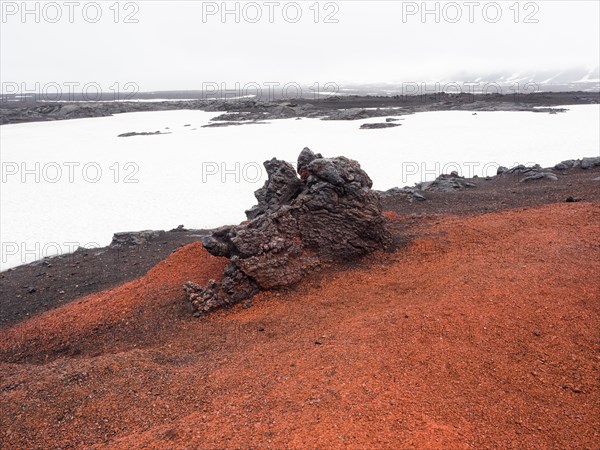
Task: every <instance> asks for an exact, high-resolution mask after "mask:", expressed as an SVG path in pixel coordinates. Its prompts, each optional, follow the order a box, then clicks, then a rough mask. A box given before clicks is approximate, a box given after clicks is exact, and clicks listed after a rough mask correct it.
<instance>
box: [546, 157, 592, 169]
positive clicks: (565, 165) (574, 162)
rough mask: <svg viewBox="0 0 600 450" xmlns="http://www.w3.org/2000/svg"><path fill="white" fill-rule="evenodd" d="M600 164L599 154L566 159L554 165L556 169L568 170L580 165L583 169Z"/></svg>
mask: <svg viewBox="0 0 600 450" xmlns="http://www.w3.org/2000/svg"><path fill="white" fill-rule="evenodd" d="M597 166H600V156H595V157H590V158H583V159H567V160H566V161H562V162H560V163H558V164H557V165H555V166H554V168H555V169H556V170H568V169H573V168H575V167H581V168H582V169H584V170H587V169H591V168H592V167H597Z"/></svg>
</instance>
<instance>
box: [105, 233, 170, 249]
mask: <svg viewBox="0 0 600 450" xmlns="http://www.w3.org/2000/svg"><path fill="white" fill-rule="evenodd" d="M164 234H165V232H164V231H162V230H160V231H155V230H146V231H127V232H123V233H115V234H114V235H113V238H112V242H111V243H110V245H109V247H110V248H119V247H134V246H136V245H143V244H147V243H148V242H149V241H151V240H153V239H158V238H160V237H162V236H164Z"/></svg>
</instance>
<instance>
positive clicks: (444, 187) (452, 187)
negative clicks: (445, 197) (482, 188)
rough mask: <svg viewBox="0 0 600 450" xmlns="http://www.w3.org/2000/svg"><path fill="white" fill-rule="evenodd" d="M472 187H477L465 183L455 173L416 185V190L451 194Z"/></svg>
mask: <svg viewBox="0 0 600 450" xmlns="http://www.w3.org/2000/svg"><path fill="white" fill-rule="evenodd" d="M474 187H477V185H476V184H475V183H472V182H470V181H467V180H466V179H465V177H461V176H459V175H458V174H457V173H456V172H453V173H451V174H450V175H440V176H439V177H437V178H436V179H435V180H434V181H425V182H422V183H418V184H417V185H416V188H417V189H419V190H421V191H434V192H452V191H456V190H460V189H467V188H474Z"/></svg>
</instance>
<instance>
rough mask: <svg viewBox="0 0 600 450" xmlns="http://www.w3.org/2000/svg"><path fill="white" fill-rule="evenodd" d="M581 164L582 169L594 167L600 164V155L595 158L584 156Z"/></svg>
mask: <svg viewBox="0 0 600 450" xmlns="http://www.w3.org/2000/svg"><path fill="white" fill-rule="evenodd" d="M580 165H581V168H582V169H591V168H592V167H596V166H600V156H596V157H595V158H583V159H582V160H581V163H580Z"/></svg>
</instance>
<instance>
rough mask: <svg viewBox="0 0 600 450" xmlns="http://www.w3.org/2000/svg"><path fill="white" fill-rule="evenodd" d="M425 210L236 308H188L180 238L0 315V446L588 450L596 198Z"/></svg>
mask: <svg viewBox="0 0 600 450" xmlns="http://www.w3.org/2000/svg"><path fill="white" fill-rule="evenodd" d="M387 216H388V218H389V220H390V221H391V222H393V225H394V226H395V227H396V228H399V229H401V228H402V227H403V224H405V223H408V222H409V221H411V220H415V219H414V218H410V217H407V216H397V215H395V214H388V215H387ZM426 219H427V220H426ZM426 219H419V220H423V221H425V222H427V224H428V225H427V226H426V227H423V230H421V237H418V238H415V239H413V240H412V241H411V242H410V243H409V244H408V245H407V246H404V247H402V246H401V247H399V248H398V249H397V250H396V251H395V252H394V253H393V254H379V255H373V256H371V257H369V258H367V259H365V260H363V261H361V262H360V263H359V264H355V265H354V266H353V267H348V268H346V270H344V271H337V272H336V271H328V272H326V273H324V274H321V275H318V276H315V277H313V278H312V279H311V280H307V281H306V282H304V283H303V284H301V285H299V286H297V287H296V288H294V289H291V290H288V291H281V292H263V293H260V294H259V295H258V296H257V297H255V299H254V306H253V307H251V308H249V309H244V308H242V307H241V306H238V307H235V308H233V309H232V310H227V311H218V312H216V313H214V314H212V315H210V316H209V317H207V318H204V319H193V318H192V317H191V316H190V314H189V312H187V311H186V309H185V307H184V306H183V293H182V284H183V283H184V282H185V281H187V280H192V281H195V282H198V283H205V282H207V281H208V280H209V279H211V278H218V277H219V275H220V273H221V271H222V269H223V267H224V264H225V262H226V261H225V260H223V259H219V258H214V257H212V256H210V255H209V254H208V253H207V252H205V251H204V249H203V248H202V247H201V245H200V244H192V245H189V246H187V247H184V248H182V249H180V250H179V251H177V252H175V253H174V254H172V255H171V256H170V257H169V258H167V259H166V260H164V261H163V262H161V263H160V264H158V265H157V266H156V267H155V268H154V269H152V270H151V271H150V272H149V273H148V274H147V275H146V276H144V277H142V278H140V279H138V280H135V281H132V282H129V283H126V284H124V285H122V286H120V287H118V288H115V289H111V290H108V291H104V292H100V293H98V294H94V295H90V296H87V297H83V298H81V299H79V300H77V301H74V302H72V303H69V304H67V305H64V306H62V307H60V308H57V309H55V310H52V311H48V312H46V313H43V314H41V315H39V316H36V317H33V318H31V319H29V320H27V321H25V322H22V323H20V324H17V325H15V326H13V327H12V328H8V329H4V330H1V331H0V333H1V334H0V355H1V360H0V361H1V362H0V411H1V413H0V447H2V448H6V449H25V448H27V449H29V448H39V449H50V448H86V449H87V448H124V449H132V448H134V449H135V448H155V449H166V448H168V449H171V448H181V449H184V448H210V449H212V448H273V449H284V448H356V449H365V448H390V449H399V448H402V449H404V448H414V449H427V448H439V449H448V448H472V449H481V448H569V449H576V448H582V449H583V448H598V443H599V442H600V413H599V407H598V405H599V404H600V403H599V401H600V388H599V382H598V365H599V363H600V354H599V353H598V350H599V346H598V344H599V333H598V325H599V320H598V319H599V307H598V300H599V298H600V295H599V294H600V285H599V280H598V274H599V273H600V244H599V243H598V236H600V203H583V202H581V203H564V204H554V205H550V206H543V207H536V208H529V209H523V208H521V209H513V210H507V211H503V212H497V213H491V214H486V215H481V216H475V217H453V216H428V218H426Z"/></svg>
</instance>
